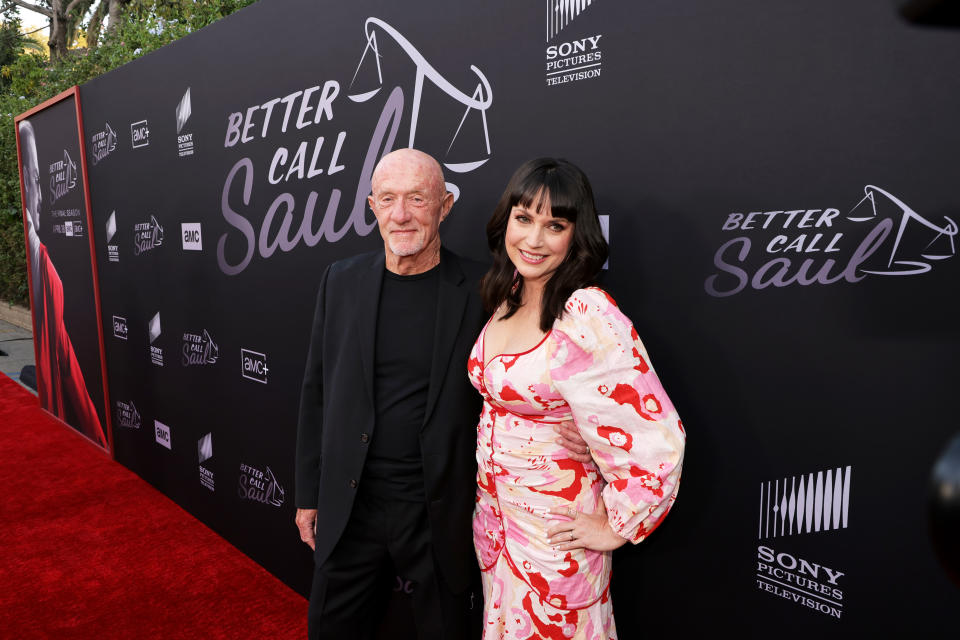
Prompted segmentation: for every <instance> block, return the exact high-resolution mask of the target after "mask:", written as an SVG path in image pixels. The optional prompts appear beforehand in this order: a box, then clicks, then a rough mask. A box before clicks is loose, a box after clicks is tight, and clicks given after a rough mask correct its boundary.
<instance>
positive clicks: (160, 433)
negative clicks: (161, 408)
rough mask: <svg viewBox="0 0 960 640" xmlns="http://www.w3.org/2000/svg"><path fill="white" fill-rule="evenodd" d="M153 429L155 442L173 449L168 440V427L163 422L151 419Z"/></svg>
mask: <svg viewBox="0 0 960 640" xmlns="http://www.w3.org/2000/svg"><path fill="white" fill-rule="evenodd" d="M153 431H154V434H155V436H156V440H157V444H159V445H161V446H164V447H166V448H167V449H170V450H171V451H172V450H173V446H172V444H171V442H170V427H168V426H167V425H165V424H163V423H162V422H160V421H159V420H154V421H153Z"/></svg>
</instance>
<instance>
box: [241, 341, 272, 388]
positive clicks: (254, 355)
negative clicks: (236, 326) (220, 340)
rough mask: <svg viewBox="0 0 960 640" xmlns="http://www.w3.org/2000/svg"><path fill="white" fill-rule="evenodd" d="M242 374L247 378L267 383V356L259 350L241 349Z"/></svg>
mask: <svg viewBox="0 0 960 640" xmlns="http://www.w3.org/2000/svg"><path fill="white" fill-rule="evenodd" d="M240 366H241V374H242V375H243V377H244V378H246V379H247V380H253V381H254V382H259V383H261V384H267V372H268V371H270V369H268V368H267V356H266V354H263V353H260V352H258V351H251V350H250V349H240Z"/></svg>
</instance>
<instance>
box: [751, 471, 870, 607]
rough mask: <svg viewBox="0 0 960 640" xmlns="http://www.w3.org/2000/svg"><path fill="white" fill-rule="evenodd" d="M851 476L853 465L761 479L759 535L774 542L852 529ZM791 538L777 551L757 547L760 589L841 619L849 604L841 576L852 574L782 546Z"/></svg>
mask: <svg viewBox="0 0 960 640" xmlns="http://www.w3.org/2000/svg"><path fill="white" fill-rule="evenodd" d="M850 477H851V467H850V466H847V467H838V468H836V469H827V470H826V471H816V472H812V473H807V474H801V475H799V476H791V477H789V478H778V479H777V480H771V481H767V482H762V483H760V514H759V523H758V533H757V537H758V538H759V539H761V540H773V539H776V538H782V537H789V536H796V535H801V534H812V533H820V532H823V531H829V530H838V529H846V528H847V522H848V518H849V510H850ZM786 542H787V540H784V541H783V542H779V541H777V542H776V545H777V549H775V548H774V547H773V546H772V544H773V543H771V542H766V543H765V544H760V545H758V546H757V556H756V584H757V589H758V590H760V591H763V592H765V593H769V594H771V595H774V596H776V597H778V598H782V599H784V600H787V601H789V602H793V603H794V604H797V605H799V606H803V607H807V608H809V609H812V610H814V611H817V612H818V613H821V614H824V615H827V616H830V617H833V618H838V619H839V618H840V617H841V616H842V614H843V606H844V589H843V585H842V584H841V578H843V577H844V576H845V575H846V573H845V572H843V571H840V570H839V569H836V568H835V567H833V566H828V565H827V564H825V563H823V562H819V561H816V562H815V561H813V560H809V559H807V558H805V557H800V556H799V555H798V554H796V553H791V552H790V551H784V550H782V549H783V544H784V543H786ZM778 549H779V550H778ZM831 564H832V563H831Z"/></svg>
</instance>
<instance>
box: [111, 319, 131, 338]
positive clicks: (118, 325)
mask: <svg viewBox="0 0 960 640" xmlns="http://www.w3.org/2000/svg"><path fill="white" fill-rule="evenodd" d="M127 334H128V331H127V319H126V318H123V317H121V316H113V337H114V338H119V339H120V340H126V339H127Z"/></svg>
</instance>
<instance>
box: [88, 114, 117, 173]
mask: <svg viewBox="0 0 960 640" xmlns="http://www.w3.org/2000/svg"><path fill="white" fill-rule="evenodd" d="M116 148H117V134H116V132H115V131H114V130H113V129H111V128H110V123H109V122H105V123H104V129H103V131H97V132H96V133H94V134H93V136H92V137H91V138H90V153H91V155H93V164H97V163H98V162H100V161H101V160H103V159H104V158H106V157H107V156H108V155H110V153H111V152H113V150H114V149H116Z"/></svg>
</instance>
